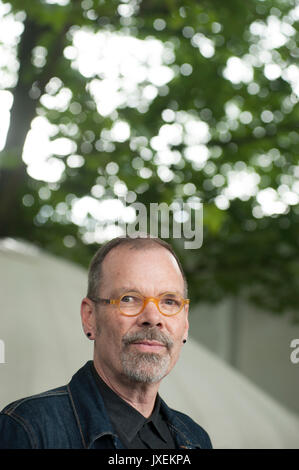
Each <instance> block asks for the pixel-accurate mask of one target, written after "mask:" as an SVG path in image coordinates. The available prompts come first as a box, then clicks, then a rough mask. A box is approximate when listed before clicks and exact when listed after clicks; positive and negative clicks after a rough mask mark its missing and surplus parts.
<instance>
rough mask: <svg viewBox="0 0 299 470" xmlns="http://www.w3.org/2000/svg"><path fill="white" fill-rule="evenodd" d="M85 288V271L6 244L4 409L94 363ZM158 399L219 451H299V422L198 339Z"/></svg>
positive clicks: (0, 250) (1, 263) (0, 396)
mask: <svg viewBox="0 0 299 470" xmlns="http://www.w3.org/2000/svg"><path fill="white" fill-rule="evenodd" d="M86 286H87V275H86V272H85V270H84V269H81V268H79V267H78V266H76V265H73V264H72V263H69V262H66V261H64V260H61V259H58V258H55V257H53V256H50V255H48V254H46V253H44V252H42V251H40V250H38V249H36V248H35V247H33V246H32V245H28V244H26V243H23V242H18V241H16V240H13V239H4V240H1V241H0V305H1V314H0V315H1V316H0V340H2V342H1V344H2V346H3V345H4V353H5V357H4V359H5V363H1V364H0V409H2V408H3V407H4V406H5V405H7V404H8V403H10V402H12V401H13V400H16V399H18V398H22V397H24V396H28V395H32V394H34V393H39V392H41V391H44V390H47V389H50V388H54V387H56V386H60V385H63V384H65V383H67V382H68V381H69V380H70V378H71V376H72V375H73V373H74V372H75V371H76V370H78V369H79V368H80V367H81V366H82V365H83V364H84V363H85V362H86V361H87V360H89V359H91V358H92V344H93V343H92V342H90V341H88V340H87V338H86V337H85V336H84V335H83V332H82V328H81V320H80V314H79V308H80V301H81V298H82V297H83V296H84V295H85V292H86ZM191 328H192V324H191ZM0 361H1V358H0ZM160 393H161V396H162V397H163V398H164V399H165V401H166V402H167V403H168V404H169V405H170V406H173V407H174V408H176V409H178V410H180V411H183V412H186V413H187V414H189V415H190V416H191V417H192V418H193V419H195V421H197V422H198V423H199V424H201V425H202V426H203V427H204V428H205V429H206V430H207V431H208V433H209V435H210V437H211V439H212V442H213V445H214V447H215V448H235V449H236V448H299V419H298V416H295V414H293V413H291V412H290V411H288V410H286V409H285V408H283V407H282V406H281V405H280V404H278V403H277V402H276V401H274V400H273V399H272V398H271V397H270V396H268V395H267V394H265V393H264V392H262V391H261V390H259V389H258V388H257V387H256V386H255V385H253V384H252V383H251V382H250V381H249V380H247V379H246V378H245V377H244V376H242V375H240V374H239V373H238V372H237V371H236V370H234V369H233V368H231V367H229V366H228V365H227V364H226V363H224V362H223V361H221V360H220V359H219V358H218V357H216V356H215V355H213V354H211V353H210V352H208V351H207V350H206V349H205V348H203V347H202V346H200V344H198V343H197V342H195V341H194V340H192V339H189V341H188V343H187V344H186V345H185V346H184V349H183V353H182V356H181V358H180V360H179V362H178V364H177V365H176V367H175V368H174V370H173V371H172V372H171V374H170V375H169V376H168V377H167V378H166V379H165V380H164V381H163V382H162V385H161V389H160Z"/></svg>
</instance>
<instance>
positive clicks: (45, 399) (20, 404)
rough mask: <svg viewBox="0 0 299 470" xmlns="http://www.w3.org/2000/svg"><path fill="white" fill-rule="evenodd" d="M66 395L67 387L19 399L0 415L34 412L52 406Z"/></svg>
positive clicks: (5, 408)
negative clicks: (39, 408)
mask: <svg viewBox="0 0 299 470" xmlns="http://www.w3.org/2000/svg"><path fill="white" fill-rule="evenodd" d="M67 395H68V391H67V386H62V387H57V388H53V389H52V390H47V391H45V392H42V393H38V394H36V395H31V396H29V397H25V398H20V399H19V400H16V401H13V402H12V403H10V404H9V405H7V406H5V407H4V408H3V410H2V411H1V415H2V414H6V415H12V414H14V413H15V414H17V413H21V414H22V413H24V412H28V411H29V410H30V409H34V410H36V408H37V407H41V408H42V407H46V406H48V405H50V404H51V405H53V404H54V402H55V401H57V400H58V401H59V399H60V398H61V397H65V396H67Z"/></svg>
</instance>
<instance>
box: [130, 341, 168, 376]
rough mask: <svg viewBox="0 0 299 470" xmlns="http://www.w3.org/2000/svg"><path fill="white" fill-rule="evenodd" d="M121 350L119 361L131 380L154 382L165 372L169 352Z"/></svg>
mask: <svg viewBox="0 0 299 470" xmlns="http://www.w3.org/2000/svg"><path fill="white" fill-rule="evenodd" d="M126 349H127V348H125V350H123V352H122V354H121V363H122V367H123V372H124V374H125V376H126V377H127V378H128V379H129V380H130V381H132V382H141V383H148V384H151V383H155V382H159V381H160V380H161V379H162V378H163V377H165V375H166V374H167V370H168V367H169V364H170V356H169V354H166V355H163V356H161V355H160V354H157V353H143V352H142V353H141V352H130V351H127V350H126Z"/></svg>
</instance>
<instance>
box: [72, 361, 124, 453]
mask: <svg viewBox="0 0 299 470" xmlns="http://www.w3.org/2000/svg"><path fill="white" fill-rule="evenodd" d="M91 366H92V361H88V362H86V364H85V365H84V366H83V367H81V369H79V370H78V372H76V374H75V375H73V377H72V380H71V381H70V383H69V384H68V386H67V388H68V391H69V395H70V399H71V403H72V407H73V410H74V413H75V417H76V421H77V424H78V427H79V431H80V434H81V439H82V443H83V446H84V447H85V448H87V449H88V448H90V447H91V446H92V445H93V443H94V441H95V440H96V439H98V438H100V437H102V436H104V435H111V436H112V439H113V441H114V443H115V444H116V447H117V448H121V447H122V445H121V443H120V441H119V439H118V437H117V436H116V434H115V433H114V430H113V428H112V424H111V422H110V420H109V417H108V414H107V411H106V408H105V405H104V402H103V399H102V396H101V394H100V392H99V389H98V387H97V384H96V383H95V380H94V377H93V375H92V371H91Z"/></svg>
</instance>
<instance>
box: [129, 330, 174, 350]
mask: <svg viewBox="0 0 299 470" xmlns="http://www.w3.org/2000/svg"><path fill="white" fill-rule="evenodd" d="M142 340H148V341H158V342H159V343H161V344H163V345H164V346H166V347H167V349H171V348H172V346H173V341H172V339H171V338H170V337H169V336H168V335H166V334H165V333H162V332H161V331H159V330H157V329H156V328H144V329H143V330H140V331H136V332H135V333H127V334H126V335H125V336H124V337H123V339H122V342H123V344H124V345H125V346H128V345H129V344H132V343H135V342H136V341H142Z"/></svg>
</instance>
